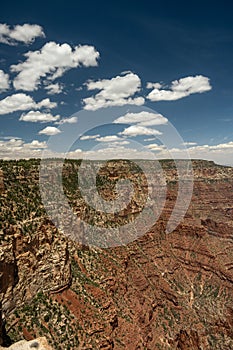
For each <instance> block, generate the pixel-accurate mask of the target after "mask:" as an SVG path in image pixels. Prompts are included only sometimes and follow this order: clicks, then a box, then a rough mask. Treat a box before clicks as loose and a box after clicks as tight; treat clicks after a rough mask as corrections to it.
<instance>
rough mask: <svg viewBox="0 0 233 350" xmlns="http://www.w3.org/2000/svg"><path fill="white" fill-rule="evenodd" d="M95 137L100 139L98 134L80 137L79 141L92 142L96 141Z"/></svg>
mask: <svg viewBox="0 0 233 350" xmlns="http://www.w3.org/2000/svg"><path fill="white" fill-rule="evenodd" d="M97 137H100V135H99V134H97V135H83V136H81V137H80V140H82V141H84V140H93V139H96V138H97Z"/></svg>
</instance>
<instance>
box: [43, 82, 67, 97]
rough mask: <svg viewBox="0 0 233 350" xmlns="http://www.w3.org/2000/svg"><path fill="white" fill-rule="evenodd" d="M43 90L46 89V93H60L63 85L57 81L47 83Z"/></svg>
mask: <svg viewBox="0 0 233 350" xmlns="http://www.w3.org/2000/svg"><path fill="white" fill-rule="evenodd" d="M45 90H47V91H48V92H47V94H48V95H55V94H60V93H62V91H63V86H62V85H61V84H59V83H56V84H49V85H47V86H46V87H45Z"/></svg>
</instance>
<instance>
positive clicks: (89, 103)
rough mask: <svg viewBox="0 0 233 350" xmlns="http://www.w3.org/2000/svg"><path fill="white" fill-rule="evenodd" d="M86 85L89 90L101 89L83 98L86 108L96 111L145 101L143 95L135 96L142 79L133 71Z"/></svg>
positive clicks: (139, 103) (140, 103)
mask: <svg viewBox="0 0 233 350" xmlns="http://www.w3.org/2000/svg"><path fill="white" fill-rule="evenodd" d="M86 85H87V89H88V90H100V92H98V93H97V94H96V95H94V96H92V97H87V98H85V99H84V100H83V102H84V109H86V110H92V111H95V110H97V109H99V108H103V107H111V106H123V105H126V104H131V105H138V106H139V105H143V104H144V102H145V100H144V98H143V97H134V95H135V93H136V92H139V91H140V89H141V80H140V78H139V77H138V76H137V75H136V74H134V73H132V72H127V73H126V74H125V75H121V76H119V75H118V76H116V77H114V78H112V79H103V80H98V81H89V82H87V84H86Z"/></svg>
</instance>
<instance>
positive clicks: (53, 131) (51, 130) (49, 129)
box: [39, 126, 61, 136]
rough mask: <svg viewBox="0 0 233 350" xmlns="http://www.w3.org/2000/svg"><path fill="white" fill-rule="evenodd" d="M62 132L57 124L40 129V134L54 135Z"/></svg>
mask: <svg viewBox="0 0 233 350" xmlns="http://www.w3.org/2000/svg"><path fill="white" fill-rule="evenodd" d="M60 132H61V131H60V130H59V129H58V128H56V127H55V126H46V128H44V129H43V130H40V131H39V134H43V135H48V136H53V135H57V134H60Z"/></svg>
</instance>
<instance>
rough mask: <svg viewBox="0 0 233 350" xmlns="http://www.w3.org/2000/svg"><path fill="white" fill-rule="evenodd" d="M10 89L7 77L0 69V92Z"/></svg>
mask: <svg viewBox="0 0 233 350" xmlns="http://www.w3.org/2000/svg"><path fill="white" fill-rule="evenodd" d="M9 87H10V81H9V75H8V74H6V73H4V72H3V70H1V69H0V92H3V91H6V90H8V89H9Z"/></svg>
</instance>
